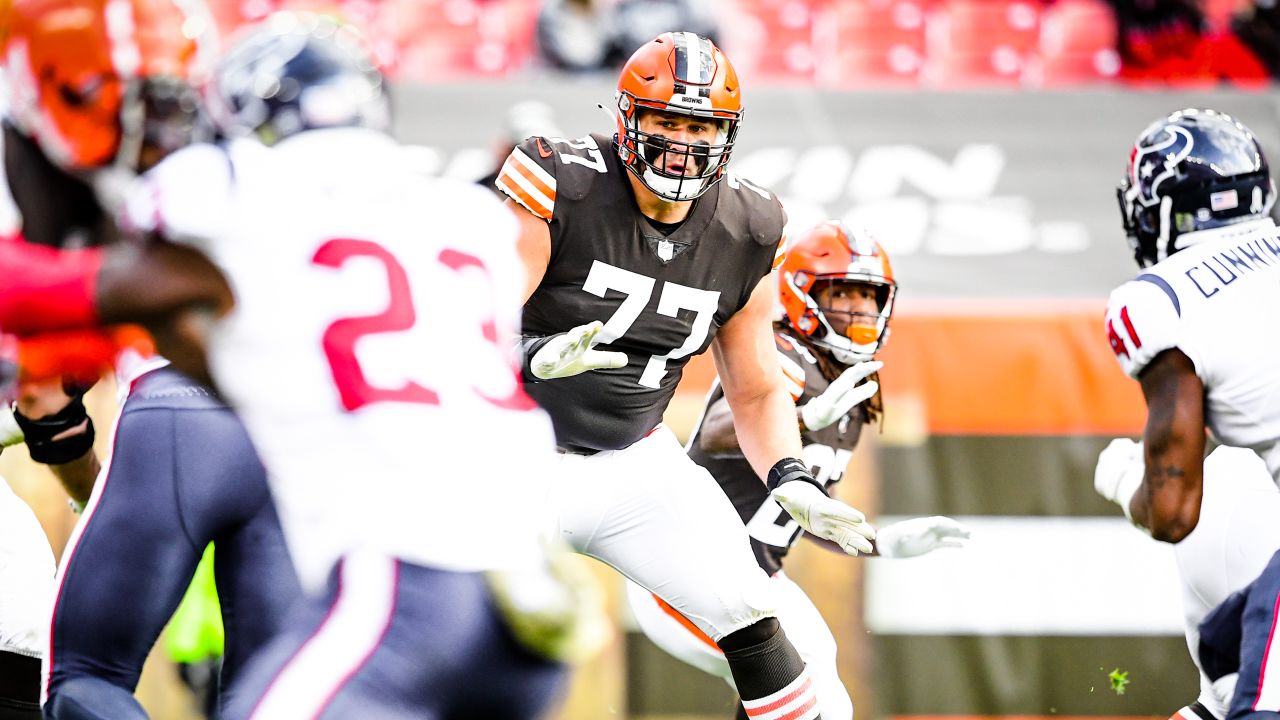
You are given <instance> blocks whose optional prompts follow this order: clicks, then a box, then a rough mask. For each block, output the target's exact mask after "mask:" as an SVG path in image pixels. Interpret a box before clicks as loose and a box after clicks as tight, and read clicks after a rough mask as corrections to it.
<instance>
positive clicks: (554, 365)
mask: <svg viewBox="0 0 1280 720" xmlns="http://www.w3.org/2000/svg"><path fill="white" fill-rule="evenodd" d="M603 329H604V323H602V322H600V321H599V320H596V321H595V322H590V323H587V324H586V325H579V326H578V327H576V328H574V329H572V330H570V331H569V332H567V333H565V334H563V335H557V336H555V337H554V338H552V339H551V341H550V342H548V343H547V344H546V345H543V346H542V347H541V348H539V349H538V351H537V352H536V353H534V354H533V357H532V358H531V359H530V360H529V369H530V370H531V371H532V372H533V375H534V377H536V378H538V379H540V380H551V379H554V378H562V377H570V376H573V375H577V374H579V373H584V372H586V371H588V370H599V369H601V368H620V367H622V366H624V365H626V364H627V354H626V353H622V352H605V351H603V350H592V348H593V347H595V345H596V343H597V342H599V341H598V340H596V336H597V335H599V334H600V331H601V330H603Z"/></svg>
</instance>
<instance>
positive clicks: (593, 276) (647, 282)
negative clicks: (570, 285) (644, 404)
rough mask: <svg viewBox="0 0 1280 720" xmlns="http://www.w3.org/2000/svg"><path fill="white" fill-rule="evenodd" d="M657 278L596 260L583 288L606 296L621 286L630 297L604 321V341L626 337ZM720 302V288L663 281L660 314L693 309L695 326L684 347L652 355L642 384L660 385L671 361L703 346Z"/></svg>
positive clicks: (673, 313) (659, 298)
mask: <svg viewBox="0 0 1280 720" xmlns="http://www.w3.org/2000/svg"><path fill="white" fill-rule="evenodd" d="M655 282H656V281H655V280H654V279H653V278H651V277H648V276H646V275H641V274H640V273H634V272H631V271H630V270H623V269H622V268H620V267H616V266H613V265H610V264H608V263H603V262H600V261H599V260H596V261H594V262H593V263H592V264H591V271H590V272H588V273H587V280H586V282H585V283H583V285H582V289H583V290H586V291H587V292H589V293H591V294H592V295H595V296H596V297H599V298H603V297H604V296H605V293H606V292H608V291H609V290H617V291H618V292H620V293H622V294H623V295H625V296H626V297H624V298H623V299H622V304H621V305H619V306H618V309H617V310H615V311H614V313H613V316H612V317H610V318H609V320H608V321H607V322H605V324H604V329H603V330H601V331H600V334H599V335H598V336H597V337H598V338H599V339H600V343H601V344H604V343H611V342H613V341H614V340H617V339H618V338H620V337H622V336H623V335H625V334H626V333H627V330H630V329H631V325H632V323H634V322H635V321H636V319H637V318H639V317H640V313H641V311H643V310H644V308H645V306H646V305H648V304H649V298H651V297H653V286H654V283H655ZM719 304H720V293H719V291H712V290H699V289H698V288H692V287H689V286H688V285H681V284H679V283H673V282H664V283H662V294H661V295H659V296H658V314H659V315H666V316H667V317H677V315H678V314H679V312H680V311H681V310H693V311H694V313H696V314H695V315H694V318H693V326H692V327H691V328H689V336H688V337H686V338H685V339H684V343H683V344H681V345H680V347H678V348H675V349H673V350H671V351H670V352H668V353H665V354H663V355H651V356H650V357H649V362H648V363H647V364H646V365H645V368H644V372H642V373H641V374H640V384H641V385H643V386H644V387H647V388H656V387H658V386H659V385H660V384H661V383H662V378H663V376H664V375H666V374H667V361H668V360H674V359H676V358H682V357H684V356H686V355H689V354H691V353H693V351H695V350H697V349H698V348H700V347H702V342H703V341H704V340H706V339H707V333H708V332H709V331H710V329H711V319H712V318H713V317H714V316H715V312H716V307H717V306H718V305H719Z"/></svg>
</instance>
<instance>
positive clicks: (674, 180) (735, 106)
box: [614, 32, 742, 200]
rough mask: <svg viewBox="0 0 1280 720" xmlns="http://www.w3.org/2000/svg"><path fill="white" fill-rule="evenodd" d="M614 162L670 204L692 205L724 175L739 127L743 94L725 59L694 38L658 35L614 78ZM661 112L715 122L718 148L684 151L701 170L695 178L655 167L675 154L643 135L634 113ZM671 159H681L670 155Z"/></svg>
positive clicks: (705, 41) (705, 146) (662, 142)
mask: <svg viewBox="0 0 1280 720" xmlns="http://www.w3.org/2000/svg"><path fill="white" fill-rule="evenodd" d="M614 99H615V101H616V102H617V106H618V112H617V120H618V134H617V135H616V136H615V138H614V140H615V142H616V143H617V146H618V156H619V157H621V158H622V162H623V164H624V165H626V166H627V169H628V170H630V171H631V172H632V173H633V174H635V176H636V177H638V178H640V181H641V182H643V183H644V184H645V187H647V188H649V189H650V190H652V191H653V192H654V193H655V194H656V195H658V196H659V197H662V198H666V199H667V200H692V199H694V198H696V197H698V196H699V195H701V194H703V193H705V192H706V191H707V190H709V189H710V188H711V186H712V185H715V184H716V182H717V181H719V180H720V178H721V177H723V176H724V172H725V167H726V165H728V163H729V155H730V154H731V153H732V152H733V143H734V141H735V140H736V139H737V137H738V123H739V122H741V120H742V89H741V87H740V86H739V85H738V74H737V73H736V72H734V70H733V65H730V64H729V58H727V57H725V56H724V53H722V52H720V48H717V47H716V46H715V44H714V43H712V42H711V41H710V40H709V39H707V38H705V37H702V36H701V35H696V34H694V33H691V32H669V33H663V34H661V35H659V36H658V37H656V38H654V39H653V40H652V41H650V42H648V43H645V44H644V45H643V46H641V47H640V49H639V50H636V51H635V54H633V55H632V56H631V59H630V60H628V61H627V64H626V65H624V66H623V67H622V74H621V75H620V76H619V77H618V92H617V95H616V96H615V98H614ZM640 109H650V110H661V111H663V112H669V113H676V114H679V115H686V116H689V117H694V118H702V119H707V120H713V121H715V123H716V126H717V130H716V142H715V144H710V143H694V144H693V145H691V146H689V147H687V148H685V150H684V151H683V152H684V153H685V154H686V155H687V156H688V159H690V160H696V161H697V163H696V164H691V165H690V167H697V166H699V165H700V166H701V168H700V170H699V172H698V173H697V174H696V175H688V176H686V175H683V174H681V175H672V174H668V173H667V172H665V171H664V169H663V168H661V167H659V166H658V165H656V164H655V161H656V160H657V159H658V157H659V156H661V155H662V154H663V153H665V152H672V151H673V150H672V149H671V147H670V146H669V145H668V143H667V139H666V138H664V137H662V136H661V135H656V134H651V133H645V132H641V130H640V128H639V110H640ZM674 152H680V151H679V150H675V151H674Z"/></svg>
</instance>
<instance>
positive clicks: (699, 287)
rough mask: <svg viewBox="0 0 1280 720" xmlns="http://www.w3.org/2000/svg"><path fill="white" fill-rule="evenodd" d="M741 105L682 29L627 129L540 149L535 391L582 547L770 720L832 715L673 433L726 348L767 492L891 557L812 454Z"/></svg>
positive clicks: (648, 49) (820, 530) (523, 205)
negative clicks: (650, 597)
mask: <svg viewBox="0 0 1280 720" xmlns="http://www.w3.org/2000/svg"><path fill="white" fill-rule="evenodd" d="M742 109H743V105H742V87H741V85H740V83H739V82H738V77H737V75H736V73H735V72H734V69H733V66H732V65H731V64H730V62H729V60H728V58H726V57H725V55H724V54H723V53H722V52H721V51H720V50H719V48H717V47H716V46H715V45H714V44H713V43H712V42H711V41H710V40H708V39H707V38H705V37H700V36H698V35H695V34H693V33H688V32H675V33H665V34H663V35H659V36H658V37H657V38H655V39H654V40H652V41H651V42H649V43H646V44H645V45H644V46H642V47H641V48H640V49H638V50H637V51H636V52H635V54H633V55H632V56H631V59H630V60H628V61H627V63H626V64H625V65H624V67H623V68H622V72H621V75H620V77H619V81H618V87H617V95H616V97H615V112H616V120H617V129H616V134H614V135H613V136H612V137H610V136H608V135H602V134H593V135H588V136H586V137H583V138H579V139H576V140H565V139H559V138H545V137H534V138H529V139H527V140H526V141H525V142H523V143H521V144H520V145H519V146H518V147H517V148H516V149H515V150H513V151H512V153H511V156H510V157H509V158H508V160H507V162H506V165H505V167H504V168H503V170H502V172H501V173H500V174H499V176H498V180H497V185H498V187H499V188H500V189H501V190H502V191H503V192H505V193H506V194H507V195H508V196H509V199H508V204H509V205H510V206H512V207H513V208H514V209H515V210H516V211H517V213H518V215H519V216H520V218H521V227H522V229H523V230H522V233H523V234H522V237H521V242H520V252H521V255H522V257H523V259H524V264H525V268H526V271H527V275H528V288H527V289H526V293H525V294H526V301H525V306H524V333H525V335H524V339H523V341H522V342H521V350H522V352H523V355H524V378H525V381H526V382H525V388H526V389H527V391H528V392H529V394H530V395H531V396H532V397H533V398H534V399H535V400H537V401H538V403H539V404H541V405H542V406H543V407H544V408H546V409H547V411H548V412H549V413H550V414H551V419H552V422H553V423H554V425H555V431H556V440H557V443H558V445H559V448H560V451H561V452H560V456H559V462H558V466H557V472H556V473H555V476H554V480H553V491H552V498H553V503H554V507H555V510H556V512H557V514H558V525H559V531H560V535H561V537H563V538H564V539H565V540H566V541H567V542H568V544H569V545H570V546H572V547H573V548H575V549H576V550H577V551H579V552H581V553H584V554H587V555H590V556H592V557H595V558H598V559H600V560H602V561H604V562H605V563H607V564H609V565H612V566H613V567H615V568H616V569H618V570H619V571H620V572H621V573H622V574H624V575H626V576H627V577H628V578H630V579H632V580H634V581H636V582H637V583H639V584H640V585H641V586H642V587H644V588H646V589H647V590H649V591H652V592H655V593H657V594H658V595H659V596H660V597H661V598H662V599H663V600H664V601H665V602H667V603H668V604H670V605H671V606H672V607H674V608H675V609H676V610H678V611H679V612H680V613H681V614H683V615H684V616H685V617H687V618H688V619H689V620H690V621H691V622H692V623H694V624H695V625H696V626H697V627H698V628H699V630H701V631H702V632H704V633H705V634H706V635H708V636H709V637H710V638H711V639H712V640H713V641H714V642H715V643H716V644H717V646H718V647H719V649H720V650H722V651H723V652H724V656H725V660H726V662H727V663H728V665H729V667H730V669H731V671H732V674H733V679H734V682H735V684H736V686H737V688H738V691H739V693H740V694H741V696H742V699H743V704H744V706H745V707H746V711H747V713H748V715H749V716H751V717H765V716H769V717H773V716H776V715H787V716H788V717H793V718H813V717H817V716H818V715H819V714H820V712H822V708H821V707H819V699H818V698H817V697H816V696H815V692H814V685H813V681H812V678H811V677H810V675H809V673H808V672H807V671H806V670H805V665H804V662H803V660H802V659H801V658H800V656H799V655H798V654H797V653H796V650H795V648H794V647H793V646H792V644H791V643H790V642H789V641H788V640H787V637H786V634H785V633H784V632H783V630H782V628H781V627H780V625H779V624H778V621H777V619H776V617H775V613H776V608H777V604H778V598H777V593H776V591H775V588H774V586H773V584H772V583H771V582H770V581H769V577H768V575H767V574H766V573H765V572H764V571H762V570H761V569H760V567H759V565H757V564H756V562H755V559H754V557H753V556H752V554H751V551H750V547H751V546H750V544H749V542H748V538H747V533H746V529H745V528H744V527H743V524H742V521H741V520H739V519H738V516H737V514H736V513H735V512H734V509H733V505H732V503H730V502H729V501H728V499H727V498H726V497H725V495H724V493H723V492H722V491H721V490H720V488H719V486H718V485H717V484H716V482H715V480H714V479H713V478H712V477H711V475H710V474H709V473H708V472H707V471H706V470H705V469H703V468H701V467H699V466H698V465H697V464H696V463H695V462H693V461H692V460H691V459H690V458H689V457H688V456H687V455H686V454H685V453H684V450H683V449H682V448H681V446H680V444H679V442H678V441H677V440H676V438H675V435H674V434H672V432H671V431H670V430H669V429H668V428H666V427H665V426H663V425H662V414H663V411H664V410H665V409H666V407H667V404H668V402H669V401H670V399H671V396H672V394H673V392H674V391H675V387H676V384H677V383H678V382H679V380H680V376H681V373H682V372H683V369H684V366H685V364H686V363H687V362H688V360H689V358H690V357H692V356H693V355H695V354H698V353H701V352H704V351H706V349H707V348H708V347H711V348H712V352H713V354H714V357H715V361H716V366H717V369H718V371H719V376H720V383H721V387H722V389H723V393H724V396H725V398H726V400H727V402H728V404H729V406H730V407H731V408H732V409H733V412H734V415H735V416H736V417H737V418H739V422H738V426H737V434H738V438H739V440H740V444H741V446H742V449H743V454H744V455H745V456H746V458H747V460H748V461H749V462H750V464H751V466H752V469H753V470H754V472H755V474H756V476H757V478H758V479H761V480H767V483H768V488H769V490H770V491H772V493H773V497H774V498H775V499H776V500H777V501H778V502H779V504H780V505H782V506H783V507H784V508H785V509H786V510H787V512H788V513H790V514H791V515H792V516H793V517H794V518H795V519H796V520H797V522H798V523H799V524H800V525H801V526H802V527H804V528H805V529H806V530H809V531H810V532H812V533H814V534H817V535H819V536H820V537H823V538H826V539H828V540H831V541H833V542H835V543H836V544H838V545H839V546H840V547H841V548H842V549H844V550H845V551H846V552H849V553H857V552H870V551H871V548H872V546H871V542H870V539H871V538H872V537H873V536H874V534H875V532H874V530H873V529H872V528H871V526H870V525H869V524H868V523H867V522H866V521H865V519H864V518H863V516H862V514H861V513H859V512H858V511H857V510H855V509H853V508H850V507H849V506H847V505H845V504H844V503H842V502H839V501H837V500H834V499H831V498H829V497H828V496H827V495H826V492H825V488H824V486H823V484H822V483H821V482H819V481H818V480H817V479H815V478H814V477H813V476H812V475H811V474H810V473H809V469H808V464H807V463H805V462H804V461H802V460H801V459H800V458H801V456H802V454H803V453H802V450H801V444H800V435H799V432H798V430H797V428H796V422H795V413H796V410H795V405H794V403H793V402H792V399H791V397H790V395H788V393H787V390H786V388H785V387H784V386H783V385H782V383H781V382H780V381H781V377H782V376H781V371H780V370H779V369H778V361H777V353H776V352H775V350H774V347H773V337H772V332H771V330H770V322H771V318H772V314H773V296H774V292H773V289H772V285H771V283H770V280H769V277H768V276H769V273H770V269H771V266H772V264H773V261H774V258H775V255H778V254H779V253H778V246H779V241H780V240H781V238H782V230H783V225H784V223H785V215H784V213H783V210H782V206H781V204H780V203H779V202H778V200H777V198H776V197H774V195H773V194H772V193H770V192H769V191H768V190H765V189H764V188H761V187H759V186H757V185H755V184H753V183H751V182H749V181H748V180H746V179H744V178H740V177H737V176H735V175H733V174H732V173H730V172H729V171H728V163H729V161H730V157H731V156H732V154H733V149H734V144H735V142H736V139H737V136H738V130H739V124H740V122H741V119H742ZM597 346H598V347H597Z"/></svg>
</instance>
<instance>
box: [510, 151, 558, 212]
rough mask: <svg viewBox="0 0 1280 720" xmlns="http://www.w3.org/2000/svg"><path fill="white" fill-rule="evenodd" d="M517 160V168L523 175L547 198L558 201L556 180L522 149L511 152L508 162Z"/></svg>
mask: <svg viewBox="0 0 1280 720" xmlns="http://www.w3.org/2000/svg"><path fill="white" fill-rule="evenodd" d="M513 159H514V160H515V161H516V163H517V165H516V167H517V168H518V169H519V170H521V171H523V172H522V174H523V175H524V176H525V177H527V178H529V181H530V182H532V183H533V184H534V186H535V187H537V188H538V189H539V190H541V191H542V192H543V193H544V194H546V196H547V197H549V198H551V199H552V200H553V201H554V200H555V199H556V178H555V176H554V175H552V174H551V173H549V172H547V171H546V170H544V169H542V166H541V165H539V164H538V163H536V162H534V161H533V158H531V157H529V156H528V155H526V154H525V153H524V151H523V150H521V149H520V148H516V149H515V150H512V151H511V156H510V157H508V158H507V162H511V160H513Z"/></svg>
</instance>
